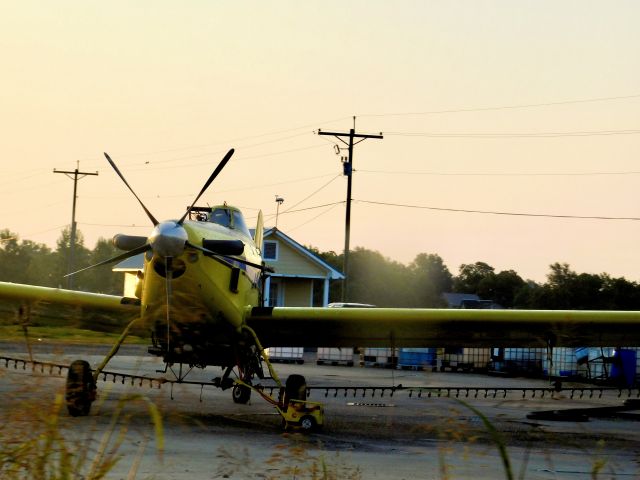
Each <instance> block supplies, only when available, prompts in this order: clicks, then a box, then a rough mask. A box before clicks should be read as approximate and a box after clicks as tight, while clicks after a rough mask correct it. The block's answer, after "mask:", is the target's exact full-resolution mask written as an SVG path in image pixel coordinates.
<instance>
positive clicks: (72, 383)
mask: <svg viewBox="0 0 640 480" xmlns="http://www.w3.org/2000/svg"><path fill="white" fill-rule="evenodd" d="M65 399H66V402H67V410H68V411H69V415H71V416H72V417H85V416H87V415H89V411H90V410H91V404H92V403H93V401H94V400H95V399H96V384H95V382H94V381H93V372H92V371H91V366H90V365H89V363H88V362H86V361H84V360H76V361H74V362H73V363H72V364H71V365H69V371H68V372H67V383H66V388H65Z"/></svg>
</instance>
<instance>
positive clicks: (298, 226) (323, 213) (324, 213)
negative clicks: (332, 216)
mask: <svg viewBox="0 0 640 480" xmlns="http://www.w3.org/2000/svg"><path fill="white" fill-rule="evenodd" d="M337 206H338V204H337V203H334V204H333V205H331V206H330V207H329V208H327V209H326V210H325V211H324V212H320V213H319V214H318V215H316V216H314V217H312V218H310V219H309V220H307V221H306V222H304V223H301V224H300V225H297V226H295V227H293V228H288V229H287V232H293V231H294V230H297V229H298V228H300V227H304V226H305V225H307V224H308V223H311V222H313V221H314V220H316V219H318V218H320V217H321V216H323V215H326V214H327V213H329V212H330V211H331V210H333V209H334V208H336V207H337Z"/></svg>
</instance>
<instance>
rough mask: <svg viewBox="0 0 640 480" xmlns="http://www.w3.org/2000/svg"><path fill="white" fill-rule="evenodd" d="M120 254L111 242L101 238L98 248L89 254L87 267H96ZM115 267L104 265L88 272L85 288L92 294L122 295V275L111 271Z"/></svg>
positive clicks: (85, 277) (97, 243)
mask: <svg viewBox="0 0 640 480" xmlns="http://www.w3.org/2000/svg"><path fill="white" fill-rule="evenodd" d="M120 253H122V252H120V251H119V250H118V249H117V248H116V247H115V245H113V242H112V241H111V240H108V239H106V238H102V237H101V238H99V239H98V241H97V242H96V246H95V247H94V249H93V250H92V251H91V252H90V253H89V256H88V259H87V262H88V263H87V265H86V266H88V265H96V264H97V263H100V262H102V261H104V260H108V259H109V258H113V257H115V256H117V255H118V254H120ZM113 266H114V265H104V266H100V267H95V268H92V269H89V270H87V271H86V272H83V273H84V283H83V287H84V288H85V289H86V290H88V291H91V292H97V293H110V294H115V295H121V294H122V288H123V280H122V274H121V273H116V272H113V271H112V270H111V268H112V267H113Z"/></svg>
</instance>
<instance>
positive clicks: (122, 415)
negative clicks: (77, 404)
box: [0, 386, 164, 480]
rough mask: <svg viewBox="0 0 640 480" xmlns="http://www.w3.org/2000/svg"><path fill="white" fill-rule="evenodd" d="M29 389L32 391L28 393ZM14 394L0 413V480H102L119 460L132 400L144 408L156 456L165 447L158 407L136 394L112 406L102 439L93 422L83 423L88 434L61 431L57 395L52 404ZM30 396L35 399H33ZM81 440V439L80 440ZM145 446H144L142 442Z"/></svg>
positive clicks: (62, 417)
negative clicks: (127, 411) (127, 407)
mask: <svg viewBox="0 0 640 480" xmlns="http://www.w3.org/2000/svg"><path fill="white" fill-rule="evenodd" d="M33 388H34V387H33V386H32V387H31V390H33ZM12 393H13V396H12V397H13V398H12V400H13V401H12V402H7V403H11V404H10V405H5V409H4V410H3V411H2V413H1V414H0V422H2V429H1V430H0V479H11V480H14V479H29V480H32V479H33V480H58V479H60V480H63V479H64V480H67V479H68V480H75V479H83V480H98V479H102V478H106V476H107V475H108V474H109V472H110V471H111V470H112V469H113V468H114V467H115V466H116V464H117V463H118V461H119V460H120V459H121V458H122V455H121V454H120V447H121V446H122V444H123V442H124V440H125V439H126V438H127V432H128V425H129V421H130V419H131V415H130V414H128V413H126V412H125V407H126V406H127V405H128V404H129V403H131V402H142V403H144V404H145V405H146V407H147V410H148V413H149V416H150V418H151V420H152V422H153V424H154V429H155V439H156V448H157V450H158V453H159V455H161V454H162V451H163V448H164V436H163V427H162V418H161V416H160V412H159V410H158V409H157V407H156V406H155V405H154V404H153V403H152V402H151V401H149V400H148V399H147V398H145V397H143V396H141V395H135V396H124V397H122V398H121V399H120V400H118V402H117V403H116V407H115V409H114V411H113V413H112V415H111V418H110V422H109V425H108V426H107V428H106V430H104V433H103V434H102V436H101V439H100V441H98V440H96V439H95V438H94V436H96V435H97V428H96V422H95V421H94V422H92V424H91V423H90V422H89V421H88V422H86V425H87V432H86V434H83V435H78V431H77V429H76V430H75V431H71V430H70V429H68V428H66V427H65V425H64V424H65V423H66V421H67V419H68V417H66V416H65V414H64V413H63V412H64V411H65V406H66V403H65V400H64V395H63V394H62V393H57V394H56V395H55V397H54V399H53V403H51V400H50V396H48V395H45V396H44V398H43V397H42V396H41V397H40V398H37V393H36V394H33V391H31V395H29V392H28V391H27V390H24V389H23V390H17V391H15V392H12ZM34 395H35V396H36V400H33V397H34ZM81 437H84V438H81ZM143 444H144V445H146V442H143ZM142 453H143V450H139V451H138V454H137V456H136V458H134V461H133V465H132V466H131V468H130V470H129V475H128V478H130V479H133V478H135V476H136V472H137V469H138V467H139V463H140V458H141V456H142Z"/></svg>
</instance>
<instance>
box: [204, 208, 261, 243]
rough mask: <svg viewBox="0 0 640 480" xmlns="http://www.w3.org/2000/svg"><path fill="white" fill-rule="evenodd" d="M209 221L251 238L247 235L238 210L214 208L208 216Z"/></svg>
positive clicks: (242, 218) (247, 232) (245, 226)
mask: <svg viewBox="0 0 640 480" xmlns="http://www.w3.org/2000/svg"><path fill="white" fill-rule="evenodd" d="M209 221H210V222H213V223H217V224H218V225H222V226H223V227H227V228H232V229H234V230H237V231H239V232H242V233H244V234H245V235H247V236H249V237H250V236H251V235H250V234H249V229H248V228H247V225H246V223H245V222H244V217H243V215H242V212H240V211H239V210H235V209H231V208H214V209H213V210H212V211H211V215H210V216H209Z"/></svg>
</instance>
